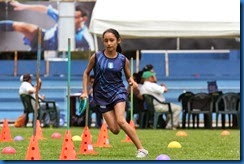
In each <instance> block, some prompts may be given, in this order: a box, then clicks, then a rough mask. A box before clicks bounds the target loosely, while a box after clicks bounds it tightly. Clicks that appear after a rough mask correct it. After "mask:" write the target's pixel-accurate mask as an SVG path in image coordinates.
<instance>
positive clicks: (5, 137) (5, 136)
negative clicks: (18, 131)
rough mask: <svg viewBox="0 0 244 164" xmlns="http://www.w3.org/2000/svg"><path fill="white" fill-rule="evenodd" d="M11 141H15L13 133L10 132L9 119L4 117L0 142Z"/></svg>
mask: <svg viewBox="0 0 244 164" xmlns="http://www.w3.org/2000/svg"><path fill="white" fill-rule="evenodd" d="M11 141H13V139H12V137H11V134H10V129H9V126H8V121H7V119H4V121H3V127H2V131H1V134H0V142H11Z"/></svg>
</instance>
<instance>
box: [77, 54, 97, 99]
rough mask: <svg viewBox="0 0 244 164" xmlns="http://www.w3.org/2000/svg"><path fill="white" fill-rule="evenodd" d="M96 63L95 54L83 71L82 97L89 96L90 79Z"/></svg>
mask: <svg viewBox="0 0 244 164" xmlns="http://www.w3.org/2000/svg"><path fill="white" fill-rule="evenodd" d="M94 64H95V54H93V55H92V56H91V58H90V60H89V62H88V65H87V67H86V69H85V71H84V73H83V93H82V94H81V96H80V97H81V98H88V79H89V74H90V72H91V70H92V68H93V66H94Z"/></svg>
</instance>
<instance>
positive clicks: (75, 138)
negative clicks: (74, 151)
mask: <svg viewBox="0 0 244 164" xmlns="http://www.w3.org/2000/svg"><path fill="white" fill-rule="evenodd" d="M81 140H82V139H81V137H80V136H78V135H75V136H73V137H72V141H81Z"/></svg>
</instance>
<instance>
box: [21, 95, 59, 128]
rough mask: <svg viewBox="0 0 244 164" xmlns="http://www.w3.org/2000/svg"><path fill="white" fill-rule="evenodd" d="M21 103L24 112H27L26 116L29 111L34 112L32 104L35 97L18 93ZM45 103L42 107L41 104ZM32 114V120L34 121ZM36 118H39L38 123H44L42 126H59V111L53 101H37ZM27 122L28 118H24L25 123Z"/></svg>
mask: <svg viewBox="0 0 244 164" xmlns="http://www.w3.org/2000/svg"><path fill="white" fill-rule="evenodd" d="M20 98H21V101H22V104H23V106H24V113H26V114H27V118H28V115H29V113H34V106H33V105H34V104H35V101H36V100H35V98H34V97H32V96H31V95H29V94H21V95H20ZM41 103H42V104H44V105H45V108H43V106H42V104H41ZM34 117H35V116H34V114H33V120H32V121H34ZM37 119H39V120H40V123H44V126H48V125H49V124H53V125H54V126H55V127H59V111H58V109H57V107H56V103H55V101H51V100H49V101H46V100H45V101H43V100H41V101H38V109H37ZM27 123H28V119H26V124H27Z"/></svg>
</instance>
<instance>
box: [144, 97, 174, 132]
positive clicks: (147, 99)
mask: <svg viewBox="0 0 244 164" xmlns="http://www.w3.org/2000/svg"><path fill="white" fill-rule="evenodd" d="M143 98H144V101H145V103H146V106H147V110H148V114H147V116H146V123H148V120H149V116H150V115H153V116H154V119H153V129H157V125H158V120H159V117H160V116H162V115H164V114H165V115H166V116H167V115H168V114H169V115H170V117H171V125H172V126H171V127H172V128H173V125H174V124H173V113H172V110H171V105H170V103H169V102H161V101H159V100H158V99H157V98H156V97H154V96H152V95H149V94H143ZM153 101H157V102H159V103H161V104H164V105H168V108H169V110H168V111H165V112H157V111H156V110H155V108H154V104H153Z"/></svg>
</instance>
